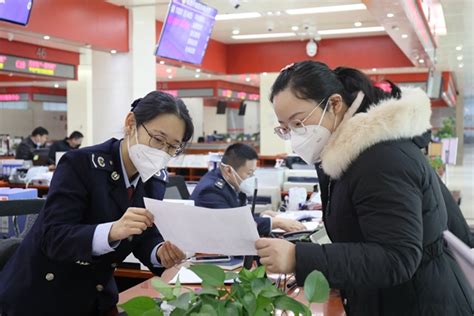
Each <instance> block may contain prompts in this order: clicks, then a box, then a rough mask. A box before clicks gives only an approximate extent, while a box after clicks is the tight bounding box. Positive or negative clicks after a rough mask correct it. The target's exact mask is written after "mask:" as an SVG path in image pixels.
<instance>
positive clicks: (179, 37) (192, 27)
mask: <svg viewBox="0 0 474 316" xmlns="http://www.w3.org/2000/svg"><path fill="white" fill-rule="evenodd" d="M216 15H217V10H216V9H214V8H211V7H209V6H207V5H205V4H203V3H201V2H199V1H197V0H172V1H171V3H170V6H169V9H168V15H167V17H166V21H165V23H164V25H163V29H162V31H161V36H160V42H159V44H158V47H157V49H156V55H157V56H160V57H166V58H170V59H175V60H179V61H184V62H188V63H191V64H197V65H200V64H201V63H202V59H203V58H204V54H205V53H206V48H207V44H208V42H209V38H210V36H211V32H212V28H213V26H214V22H215V18H216Z"/></svg>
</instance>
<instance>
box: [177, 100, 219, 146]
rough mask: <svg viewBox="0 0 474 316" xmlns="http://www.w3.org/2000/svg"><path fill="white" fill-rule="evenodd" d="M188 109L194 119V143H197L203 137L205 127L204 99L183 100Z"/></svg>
mask: <svg viewBox="0 0 474 316" xmlns="http://www.w3.org/2000/svg"><path fill="white" fill-rule="evenodd" d="M182 100H183V102H184V104H186V107H187V108H188V111H189V115H191V118H192V119H193V124H194V137H193V139H192V141H193V142H197V139H198V137H200V136H202V132H203V130H204V129H203V125H204V104H203V99H202V98H183V99H182ZM214 109H215V108H214Z"/></svg>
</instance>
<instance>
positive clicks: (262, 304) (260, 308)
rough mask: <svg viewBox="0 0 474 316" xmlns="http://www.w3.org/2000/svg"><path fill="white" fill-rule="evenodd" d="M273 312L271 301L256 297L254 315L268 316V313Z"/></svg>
mask: <svg viewBox="0 0 474 316" xmlns="http://www.w3.org/2000/svg"><path fill="white" fill-rule="evenodd" d="M272 310H273V305H272V300H271V299H269V298H267V297H263V296H259V297H257V310H256V312H255V315H269V312H271V311H272Z"/></svg>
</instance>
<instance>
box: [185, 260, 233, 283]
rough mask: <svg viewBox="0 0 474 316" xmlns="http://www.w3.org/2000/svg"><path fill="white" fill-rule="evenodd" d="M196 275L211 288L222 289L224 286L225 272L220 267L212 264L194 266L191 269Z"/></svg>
mask: <svg viewBox="0 0 474 316" xmlns="http://www.w3.org/2000/svg"><path fill="white" fill-rule="evenodd" d="M189 269H190V270H191V271H193V272H194V273H196V274H197V275H198V276H199V277H200V278H201V279H202V281H203V283H204V282H205V283H207V284H209V285H210V286H214V287H221V286H224V281H225V272H224V270H222V269H221V268H219V267H218V266H215V265H212V264H200V265H193V266H191V267H190V268H189Z"/></svg>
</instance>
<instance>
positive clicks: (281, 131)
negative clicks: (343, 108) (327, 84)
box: [273, 99, 327, 140]
mask: <svg viewBox="0 0 474 316" xmlns="http://www.w3.org/2000/svg"><path fill="white" fill-rule="evenodd" d="M323 102H324V99H323V100H322V101H321V102H319V103H318V105H316V106H315V107H314V109H312V110H311V112H309V114H308V115H306V117H305V118H304V119H302V120H298V119H295V120H291V121H290V122H289V123H288V127H286V126H277V127H275V128H274V129H273V131H274V132H275V134H277V135H278V136H279V137H280V138H281V139H284V140H289V139H290V138H291V131H293V132H294V133H295V134H298V135H304V134H305V133H306V125H304V122H306V120H308V119H309V118H310V117H311V115H313V113H314V111H316V109H317V108H319V106H320V105H321V104H322V103H323ZM326 108H327V106H326V107H325V108H324V111H323V115H322V116H321V119H320V121H319V125H320V124H321V122H322V121H323V118H324V114H325V112H326Z"/></svg>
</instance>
